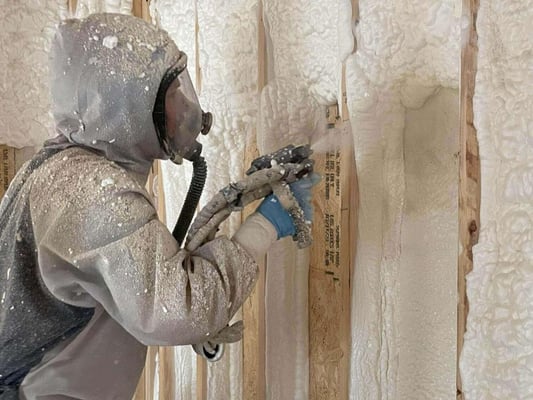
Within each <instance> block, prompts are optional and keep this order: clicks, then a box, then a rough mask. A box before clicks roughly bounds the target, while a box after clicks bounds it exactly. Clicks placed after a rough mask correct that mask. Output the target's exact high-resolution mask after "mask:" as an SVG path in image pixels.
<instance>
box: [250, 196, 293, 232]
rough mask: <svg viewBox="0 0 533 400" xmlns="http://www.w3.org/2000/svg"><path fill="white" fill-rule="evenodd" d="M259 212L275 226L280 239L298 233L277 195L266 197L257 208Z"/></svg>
mask: <svg viewBox="0 0 533 400" xmlns="http://www.w3.org/2000/svg"><path fill="white" fill-rule="evenodd" d="M257 212H258V213H259V214H261V215H262V216H263V217H265V218H266V219H268V220H269V221H270V223H271V224H272V225H274V228H276V232H278V239H281V238H282V237H285V236H293V235H294V234H295V233H296V230H295V228H294V223H293V222H292V218H291V216H290V215H289V213H288V212H287V210H285V209H284V208H283V206H282V205H281V203H280V202H279V200H278V198H277V197H276V195H275V194H271V195H268V196H267V197H265V199H264V200H263V201H262V202H261V204H260V205H259V207H258V208H257Z"/></svg>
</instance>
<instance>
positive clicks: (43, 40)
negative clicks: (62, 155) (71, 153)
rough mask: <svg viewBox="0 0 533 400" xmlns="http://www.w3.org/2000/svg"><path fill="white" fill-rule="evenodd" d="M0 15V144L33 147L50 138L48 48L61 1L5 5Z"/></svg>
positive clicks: (37, 0)
mask: <svg viewBox="0 0 533 400" xmlns="http://www.w3.org/2000/svg"><path fill="white" fill-rule="evenodd" d="M0 13H1V15H2V29H0V47H1V48H2V57H0V70H1V71H2V77H1V80H0V88H1V89H0V90H1V93H2V95H1V96H0V142H2V143H3V144H7V145H9V146H15V147H24V146H37V145H40V144H41V143H42V142H43V141H44V140H45V139H47V138H49V137H50V136H52V135H53V130H54V126H53V125H54V124H53V118H52V116H51V114H50V99H49V95H48V90H49V89H48V49H49V47H50V43H51V40H52V37H53V34H54V29H55V24H57V22H58V21H59V17H60V15H63V16H65V15H66V2H64V1H59V0H55V1H54V0H35V1H24V2H13V1H4V2H2V3H1V5H0Z"/></svg>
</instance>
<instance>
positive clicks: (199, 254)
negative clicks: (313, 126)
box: [0, 14, 277, 400]
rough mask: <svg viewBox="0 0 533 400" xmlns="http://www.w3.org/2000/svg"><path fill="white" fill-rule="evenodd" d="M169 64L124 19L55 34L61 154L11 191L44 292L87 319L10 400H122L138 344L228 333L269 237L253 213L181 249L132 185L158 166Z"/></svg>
mask: <svg viewBox="0 0 533 400" xmlns="http://www.w3.org/2000/svg"><path fill="white" fill-rule="evenodd" d="M177 56H178V49H177V48H176V46H175V45H174V43H173V42H172V40H171V39H170V38H169V37H168V35H167V34H166V33H165V32H164V31H161V30H159V29H158V28H156V27H153V26H151V25H149V24H147V23H145V22H143V21H142V20H139V19H136V18H133V17H129V16H124V15H112V14H107V15H103V14H101V15H92V16H90V17H88V18H87V19H85V20H68V21H66V22H64V23H62V24H61V25H60V26H59V29H58V33H57V35H56V37H55V39H54V42H53V45H52V50H51V78H52V81H51V86H52V103H53V107H54V109H53V113H54V117H55V120H56V126H57V132H58V134H59V136H58V138H56V139H54V140H52V141H50V142H48V143H47V144H45V146H47V147H48V148H54V149H61V151H59V152H58V153H56V154H55V155H53V156H51V157H50V158H49V159H47V160H46V161H45V162H44V163H43V164H42V165H41V166H40V167H39V168H38V169H36V170H35V171H34V172H33V173H31V174H30V175H29V177H24V180H23V181H21V179H22V178H21V175H22V174H21V173H19V175H18V176H17V178H16V179H15V181H14V183H13V184H15V185H16V184H19V185H20V184H21V185H22V186H21V190H20V192H19V194H18V199H17V201H20V202H21V204H22V203H24V202H27V203H24V204H28V205H29V210H30V211H29V213H30V216H29V217H30V219H31V224H32V227H33V236H34V238H35V246H36V249H35V251H36V254H37V265H38V271H39V273H40V277H41V278H42V281H43V282H44V284H45V285H46V288H45V289H44V290H47V291H49V293H50V294H52V295H53V296H54V297H55V298H56V299H59V300H60V301H62V302H65V303H67V304H69V305H72V306H77V307H88V308H93V307H94V314H93V316H92V319H91V320H90V321H89V323H88V324H87V325H86V326H85V327H84V329H83V330H82V331H81V332H80V333H78V334H77V335H75V336H73V337H71V338H69V339H66V340H64V341H62V342H61V343H60V344H59V345H57V346H55V347H54V348H53V349H51V350H49V351H47V352H46V354H44V357H43V359H42V360H41V362H40V364H39V365H37V366H36V367H34V368H33V369H32V370H31V371H30V373H29V374H28V375H27V376H26V377H25V379H24V381H23V382H22V385H21V386H20V388H19V394H18V395H19V398H21V399H40V400H52V399H54V400H60V399H61V400H65V399H91V400H97V399H98V400H101V399H130V398H131V397H132V395H133V393H134V391H135V387H136V385H137V381H138V379H139V376H140V374H141V371H142V368H143V365H144V359H145V352H146V347H145V346H146V345H184V344H192V343H200V342H204V341H205V340H206V339H208V338H209V335H213V334H216V333H217V332H218V331H220V330H221V329H222V328H223V327H225V326H226V325H227V324H228V322H229V320H230V319H231V317H232V316H233V315H234V314H235V313H236V311H237V310H238V309H239V307H240V306H241V305H242V303H243V301H244V300H245V298H246V297H247V296H248V295H249V293H250V291H251V290H252V287H253V285H254V283H255V279H256V275H257V264H256V263H255V261H254V258H256V257H259V256H260V255H261V254H263V253H264V252H265V251H266V250H267V249H268V247H270V245H271V244H272V242H273V241H275V240H276V238H277V233H276V230H275V229H274V227H273V226H272V225H271V224H270V223H269V222H268V221H267V220H266V219H265V218H264V217H262V216H261V215H259V214H254V215H252V216H251V217H250V218H249V219H248V220H247V221H246V222H245V223H244V224H243V225H242V226H241V228H240V230H239V231H238V232H237V234H236V235H235V236H234V237H233V238H231V239H230V238H227V237H223V236H222V237H217V238H216V239H214V240H213V241H211V242H208V243H206V244H204V245H203V246H201V247H200V248H199V249H198V250H197V251H196V252H195V253H194V254H188V253H187V252H186V251H184V250H180V249H179V248H178V246H177V243H176V241H175V240H174V238H173V237H172V235H171V234H170V232H169V231H168V229H167V228H166V227H165V226H164V225H163V224H162V223H161V222H160V221H159V220H158V219H157V214H156V210H155V208H154V205H153V203H152V200H151V199H150V196H149V195H148V194H147V193H146V191H145V189H144V187H143V186H144V181H145V179H146V176H147V173H148V171H149V168H150V166H151V164H152V162H153V160H154V159H156V158H165V155H164V154H163V152H162V150H161V148H160V144H159V141H158V138H157V136H156V133H155V131H154V127H153V122H152V109H153V104H154V101H155V97H156V93H157V90H158V86H159V82H160V81H161V78H162V76H163V74H164V73H165V71H166V69H167V68H168V67H169V66H170V65H172V63H174V62H175V61H176V57H177ZM23 169H24V168H23ZM176 184H186V183H185V182H183V183H182V182H176ZM19 199H20V200H19ZM0 327H1V326H0ZM0 398H2V395H0Z"/></svg>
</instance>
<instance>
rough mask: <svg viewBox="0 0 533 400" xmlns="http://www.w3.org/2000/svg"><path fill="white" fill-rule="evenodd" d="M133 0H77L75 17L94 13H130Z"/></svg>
mask: <svg viewBox="0 0 533 400" xmlns="http://www.w3.org/2000/svg"><path fill="white" fill-rule="evenodd" d="M132 6H133V0H78V2H77V4H76V13H75V16H76V18H84V17H86V16H87V15H89V14H95V13H102V12H107V13H119V14H131V13H132Z"/></svg>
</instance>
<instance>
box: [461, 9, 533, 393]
mask: <svg viewBox="0 0 533 400" xmlns="http://www.w3.org/2000/svg"><path fill="white" fill-rule="evenodd" d="M532 18H533V1H531V0H529V1H521V0H508V1H503V2H488V1H482V2H480V8H479V12H478V18H477V31H478V46H479V54H478V71H477V76H476V91H475V96H474V116H475V126H476V128H477V136H478V141H479V153H480V160H481V210H480V223H481V230H480V237H479V242H478V244H477V245H476V246H475V247H474V249H473V252H474V270H473V271H472V272H471V273H470V274H469V275H468V277H467V293H468V298H469V301H470V311H469V315H468V323H467V332H466V335H465V345H464V349H463V354H462V358H461V375H462V377H463V387H464V391H465V394H466V399H467V400H477V399H483V400H485V399H488V400H491V399H505V398H507V399H526V398H531V397H532V396H533V371H532V365H533V364H532V363H533V359H532V356H531V354H533V341H532V339H533V329H532V326H533V206H532V204H533V117H532V116H533V79H532V76H531V71H532V67H533V64H532V57H531V54H532V52H533V40H532V39H533V28H532V26H531V19H532Z"/></svg>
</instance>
